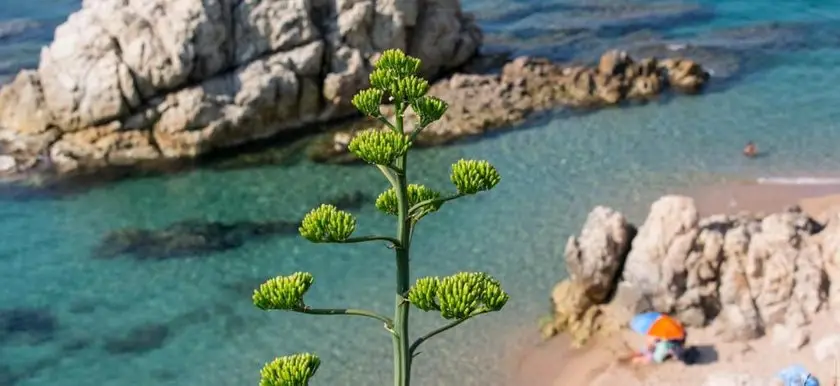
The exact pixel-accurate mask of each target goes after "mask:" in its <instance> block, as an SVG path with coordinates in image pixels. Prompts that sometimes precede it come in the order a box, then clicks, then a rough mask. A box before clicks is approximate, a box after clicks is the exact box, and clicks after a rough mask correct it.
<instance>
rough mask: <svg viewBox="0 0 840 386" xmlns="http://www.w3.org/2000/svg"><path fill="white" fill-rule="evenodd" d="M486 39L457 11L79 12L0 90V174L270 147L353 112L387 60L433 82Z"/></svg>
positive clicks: (185, 5)
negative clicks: (411, 63)
mask: <svg viewBox="0 0 840 386" xmlns="http://www.w3.org/2000/svg"><path fill="white" fill-rule="evenodd" d="M480 41H481V33H480V31H479V30H478V28H477V26H476V24H475V23H474V21H473V19H472V18H471V16H469V15H466V14H463V13H462V12H461V8H460V4H459V2H458V1H457V0H406V1H397V2H394V1H384V0H379V1H376V0H338V1H321V0H277V1H259V0H219V1H211V2H208V1H199V0H125V1H123V0H120V1H117V0H106V1H84V2H83V5H82V9H81V10H80V11H78V12H76V13H74V14H72V15H71V16H70V18H69V19H68V20H67V21H66V22H65V23H64V24H62V25H61V26H59V27H58V28H57V29H56V31H55V39H54V41H53V42H52V44H51V45H50V46H49V47H47V48H45V49H44V50H43V51H42V53H41V59H40V64H39V66H38V68H37V70H26V71H23V72H21V73H20V74H18V76H17V77H16V78H15V79H14V81H13V82H11V84H9V85H7V86H6V87H4V88H3V89H2V90H0V154H3V155H5V156H11V157H12V158H8V157H4V158H3V162H2V166H3V167H2V168H3V169H4V170H5V171H6V172H7V173H9V172H20V171H22V170H30V169H33V168H37V167H44V168H51V169H55V170H57V171H59V172H73V171H80V170H85V169H96V168H101V167H104V166H114V165H130V164H135V163H138V162H140V161H143V160H155V159H171V158H179V157H192V156H195V155H198V154H202V153H206V152H209V151H211V150H213V149H216V148H222V147H229V146H233V145H237V144H241V143H244V142H248V141H253V140H256V139H260V138H265V137H269V136H273V135H275V134H277V133H279V132H282V131H284V130H289V129H292V128H296V127H301V126H304V125H307V124H311V123H313V122H321V121H327V120H330V119H334V118H337V117H341V116H345V115H347V114H349V113H354V110H353V109H352V107H351V106H350V104H349V101H350V99H351V97H352V96H353V95H354V94H355V92H356V91H357V90H359V89H361V88H363V87H365V86H366V82H367V77H368V73H369V72H370V67H371V62H372V60H373V59H374V58H375V56H376V55H377V53H378V52H381V51H382V50H384V49H387V48H400V49H403V50H405V51H407V52H408V53H409V54H411V55H414V56H416V57H419V58H420V59H422V60H423V65H424V67H423V69H422V71H423V73H424V74H425V75H427V76H436V75H438V74H441V73H442V72H444V71H447V70H451V69H453V68H455V67H457V66H460V65H461V64H463V63H465V62H466V61H467V60H468V59H469V58H470V57H471V56H473V55H474V54H475V53H476V52H477V49H478V47H479V44H480ZM11 161H14V162H13V163H12V162H11Z"/></svg>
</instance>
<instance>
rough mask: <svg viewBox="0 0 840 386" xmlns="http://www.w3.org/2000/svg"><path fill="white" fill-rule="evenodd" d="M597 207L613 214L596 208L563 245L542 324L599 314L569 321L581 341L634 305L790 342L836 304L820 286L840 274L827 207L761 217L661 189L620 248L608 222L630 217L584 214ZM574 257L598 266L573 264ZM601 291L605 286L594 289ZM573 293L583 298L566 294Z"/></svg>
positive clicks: (839, 237) (796, 342)
mask: <svg viewBox="0 0 840 386" xmlns="http://www.w3.org/2000/svg"><path fill="white" fill-rule="evenodd" d="M605 213H610V216H611V217H612V218H615V219H618V218H621V215H620V214H618V213H617V212H615V211H613V210H611V209H607V208H603V207H598V208H595V209H594V210H593V211H592V214H590V218H589V219H588V220H587V222H586V224H585V225H584V227H583V230H582V232H581V236H579V237H573V238H571V239H570V241H569V243H568V245H567V248H566V261H567V266H568V267H569V271H570V276H569V279H567V280H564V281H563V282H561V283H559V284H558V285H557V287H556V288H555V290H554V292H553V293H552V298H553V299H554V305H555V315H554V323H553V325H552V326H550V327H549V328H547V330H548V331H547V332H549V333H552V332H557V331H560V330H568V327H567V326H568V325H569V322H568V319H569V318H570V315H572V316H573V317H577V315H590V314H597V315H598V317H591V320H583V322H585V324H586V325H585V326H583V327H581V326H578V327H577V328H578V329H577V330H576V332H575V334H576V335H579V336H580V337H579V340H582V339H584V338H586V337H587V336H589V335H591V334H592V333H594V332H596V331H597V330H598V329H600V328H602V327H603V326H604V325H605V324H606V320H605V319H606V317H609V318H611V319H613V320H610V322H611V323H613V324H623V323H626V322H627V318H629V317H630V316H632V315H633V314H635V313H637V312H643V311H659V312H665V313H669V314H671V315H674V316H676V317H678V318H679V319H680V320H681V321H682V322H683V323H684V324H686V325H688V326H697V327H700V326H712V328H714V330H715V331H716V332H717V334H718V335H719V336H720V337H721V339H723V340H727V341H732V340H743V339H751V338H755V337H758V336H761V335H763V334H765V333H771V332H772V334H773V336H774V341H776V343H777V345H778V346H784V347H787V348H789V349H791V350H797V349H799V348H801V347H802V346H803V345H805V344H806V343H807V342H808V340H809V334H808V332H807V325H808V324H809V323H810V321H811V319H812V317H813V316H814V315H815V314H816V313H817V312H818V311H820V310H823V309H830V310H832V311H834V312H836V310H837V309H838V308H840V291H837V290H836V289H835V287H836V286H829V283H831V282H832V281H833V280H838V281H834V282H836V283H840V275H838V269H837V267H838V266H840V262H838V260H840V249H838V245H840V228H838V227H840V217H838V216H837V215H836V214H835V215H834V217H833V218H831V219H830V220H829V221H828V223H827V224H820V223H817V222H816V221H814V220H813V219H811V218H809V217H808V216H807V215H805V214H804V213H802V211H801V210H799V208H796V207H794V208H790V209H788V210H786V211H783V212H780V213H773V214H770V215H767V216H755V215H750V214H742V215H738V216H726V215H715V216H709V217H701V216H700V215H699V214H698V212H697V208H696V207H695V205H694V201H693V200H692V199H691V198H688V197H682V196H666V197H663V198H661V199H659V200H658V201H656V202H655V203H653V205H651V209H650V213H649V215H648V217H647V219H646V220H645V222H644V223H643V224H642V226H641V227H639V230H638V233H637V234H636V235H635V237H633V239H632V243H631V245H630V248H629V251H627V252H626V253H625V252H623V251H624V249H622V248H620V247H618V246H621V245H625V244H626V243H627V235H628V234H629V233H628V232H627V231H616V230H617V229H622V228H623V229H630V228H632V225H619V224H624V223H623V222H619V221H618V220H613V221H593V220H592V219H593V218H596V219H597V218H603V217H604V214H605ZM593 228H595V229H593ZM592 235H596V236H594V237H593V236H592ZM586 250H588V251H589V252H587V253H581V251H586ZM605 264H611V265H610V266H609V267H607V266H605ZM581 266H584V267H598V268H597V269H586V270H580V269H579V268H576V267H581ZM619 270H620V272H618V275H616V276H620V277H616V278H615V279H614V280H612V281H609V282H606V283H605V282H604V280H603V279H605V278H607V277H609V275H605V273H608V274H610V275H611V274H612V272H614V271H619ZM830 288H831V290H829V289H830ZM605 291H609V292H614V295H613V296H612V297H611V298H609V299H606V298H603V297H601V296H600V294H603V293H605ZM581 294H584V295H585V296H584V298H585V299H587V301H585V302H582V301H577V302H576V303H570V302H568V301H567V299H569V298H573V297H575V296H581ZM592 294H598V296H593V295H592ZM593 310H597V311H593ZM578 319H580V318H578ZM616 319H618V320H616ZM581 320H582V319H581ZM575 334H573V335H575Z"/></svg>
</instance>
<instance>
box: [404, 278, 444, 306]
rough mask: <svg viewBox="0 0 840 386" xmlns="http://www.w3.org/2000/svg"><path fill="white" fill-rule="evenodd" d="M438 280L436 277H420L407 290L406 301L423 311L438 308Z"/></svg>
mask: <svg viewBox="0 0 840 386" xmlns="http://www.w3.org/2000/svg"><path fill="white" fill-rule="evenodd" d="M439 284H440V280H439V279H438V278H436V277H421V278H419V279H417V282H416V283H414V286H413V287H411V289H410V290H409V291H408V301H409V302H411V304H414V306H415V307H417V308H419V309H421V310H423V311H431V310H440V307H438V305H437V301H435V298H436V297H437V290H438V285H439Z"/></svg>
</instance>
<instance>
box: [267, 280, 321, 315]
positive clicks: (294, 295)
mask: <svg viewBox="0 0 840 386" xmlns="http://www.w3.org/2000/svg"><path fill="white" fill-rule="evenodd" d="M314 281H315V278H314V277H312V274H311V273H308V272H295V273H293V274H291V275H289V276H277V277H275V278H273V279H268V280H267V281H266V282H265V283H263V284H260V287H259V288H257V289H256V290H254V295H253V296H252V300H253V301H254V305H255V306H257V308H259V309H262V310H297V309H301V308H303V307H304V306H305V304H304V302H303V295H305V294H306V291H308V290H309V287H310V286H311V285H312V283H313V282H314Z"/></svg>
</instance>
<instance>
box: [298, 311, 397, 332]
mask: <svg viewBox="0 0 840 386" xmlns="http://www.w3.org/2000/svg"><path fill="white" fill-rule="evenodd" d="M295 311H297V312H300V313H304V314H312V315H350V316H366V317H368V318H373V319H376V320H378V321H380V322H382V323H385V326H386V327H387V328H389V329H393V328H394V321H393V320H391V319H390V318H388V317H386V316H382V315H379V314H377V313H375V312H372V311H367V310H357V309H354V308H309V307H306V308H301V309H298V310H295Z"/></svg>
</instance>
